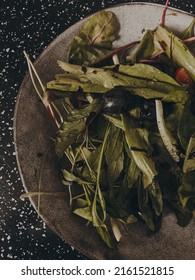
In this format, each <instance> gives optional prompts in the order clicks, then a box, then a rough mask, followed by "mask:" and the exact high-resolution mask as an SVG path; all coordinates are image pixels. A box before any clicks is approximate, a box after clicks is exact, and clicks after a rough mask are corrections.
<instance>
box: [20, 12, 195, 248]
mask: <svg viewBox="0 0 195 280" xmlns="http://www.w3.org/2000/svg"><path fill="white" fill-rule="evenodd" d="M194 25H195V19H194V20H193V21H192V23H191V24H190V26H189V27H188V28H186V29H185V30H184V31H183V32H182V33H180V34H179V35H178V36H176V35H175V34H174V33H173V32H172V31H171V30H167V28H166V27H165V24H164V18H163V20H162V23H161V24H160V25H159V26H157V27H156V28H155V30H146V31H145V32H144V33H143V35H142V38H141V40H140V41H136V42H130V43H129V44H128V45H125V46H121V47H120V48H116V49H114V48H113V42H114V41H115V40H117V39H118V38H119V32H120V26H119V22H118V19H117V17H116V16H115V14H114V13H112V12H110V11H101V12H99V13H97V14H95V15H94V16H92V17H90V18H89V19H88V20H87V21H85V23H84V24H83V26H82V28H81V30H80V32H79V33H78V34H77V35H76V36H75V37H74V39H73V41H72V42H71V44H70V46H69V56H68V62H65V61H58V64H59V73H56V76H55V79H54V80H52V81H49V82H48V83H47V84H46V85H43V84H42V83H41V80H40V78H39V77H38V74H37V72H36V70H35V69H34V66H33V65H32V62H31V61H30V59H29V57H28V55H27V54H26V53H25V56H26V58H27V62H28V66H29V72H30V75H31V78H32V81H33V84H34V86H35V89H36V91H37V93H38V95H39V97H40V98H41V100H42V101H43V104H44V105H45V107H46V109H47V111H48V113H49V115H50V117H51V118H52V120H53V121H54V123H55V125H56V128H57V132H56V138H55V151H56V154H57V156H58V158H59V165H60V174H61V180H62V183H63V184H64V185H65V186H66V187H67V188H68V189H69V192H70V198H71V207H72V212H73V213H74V214H76V215H78V216H80V217H81V218H82V219H85V220H86V222H87V224H88V223H91V224H92V225H93V226H94V228H95V229H96V230H97V232H98V233H99V235H100V236H101V238H102V240H103V241H104V242H105V243H106V244H107V245H108V246H109V247H111V248H114V247H115V246H116V243H117V242H118V241H119V240H120V239H121V238H122V230H121V229H122V228H123V227H126V225H127V224H129V223H134V222H136V221H137V222H142V223H143V226H147V227H148V228H149V229H150V230H151V231H153V232H156V231H158V230H160V228H161V224H162V220H163V219H162V218H163V207H164V206H165V205H166V207H167V206H168V207H170V208H171V209H172V211H173V212H174V213H175V215H176V218H177V223H178V224H179V225H180V226H182V227H185V226H187V225H188V224H189V223H190V221H191V219H192V217H193V213H194V209H195V86H194V81H195V57H194V55H193V51H192V50H193V43H194V37H193V36H194ZM60 68H61V69H62V70H63V71H60ZM35 79H36V80H37V81H38V82H39V84H40V85H41V87H42V90H43V93H40V91H39V90H38V87H37V86H36V82H35ZM64 163H65V164H64Z"/></svg>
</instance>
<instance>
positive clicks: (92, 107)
mask: <svg viewBox="0 0 195 280" xmlns="http://www.w3.org/2000/svg"><path fill="white" fill-rule="evenodd" d="M100 106H101V104H100V103H99V102H98V101H97V100H94V102H93V103H91V104H89V105H88V106H86V107H85V108H83V109H80V110H76V109H75V110H73V111H72V112H71V113H70V114H69V115H67V118H66V120H65V121H64V122H63V123H62V125H61V127H60V128H59V130H58V132H57V136H56V141H55V148H56V154H57V155H58V156H59V157H62V155H63V153H64V152H65V151H66V149H67V148H68V147H69V146H70V145H71V144H73V143H75V142H76V140H77V137H78V136H79V134H81V133H82V132H83V131H84V130H85V128H86V119H85V118H86V117H87V116H89V114H90V113H91V112H97V111H99V109H100Z"/></svg>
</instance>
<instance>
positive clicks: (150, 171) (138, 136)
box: [122, 115, 158, 187]
mask: <svg viewBox="0 0 195 280" xmlns="http://www.w3.org/2000/svg"><path fill="white" fill-rule="evenodd" d="M122 120H123V125H124V131H125V138H126V142H127V144H128V147H129V150H130V153H131V154H132V157H133V159H134V161H135V163H136V165H137V166H138V167H139V169H140V170H141V171H142V172H143V174H144V176H145V177H146V180H147V184H146V185H145V187H147V186H149V185H150V184H152V183H153V180H154V178H155V176H156V175H157V174H158V172H157V170H156V167H155V164H154V162H153V160H152V158H151V157H150V150H149V147H148V145H147V143H146V140H145V135H144V130H138V129H137V128H135V127H134V123H133V121H132V120H131V119H130V118H128V117H127V116H124V115H123V116H122Z"/></svg>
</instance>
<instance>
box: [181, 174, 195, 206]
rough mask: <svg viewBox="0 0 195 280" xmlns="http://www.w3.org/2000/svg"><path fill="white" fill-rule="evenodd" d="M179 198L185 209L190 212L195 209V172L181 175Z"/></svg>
mask: <svg viewBox="0 0 195 280" xmlns="http://www.w3.org/2000/svg"><path fill="white" fill-rule="evenodd" d="M179 196H180V200H181V203H182V205H183V207H184V208H185V209H187V210H188V211H190V212H192V211H193V210H194V209H195V171H194V169H193V171H189V172H187V173H185V174H184V175H183V178H182V183H181V185H180V187H179Z"/></svg>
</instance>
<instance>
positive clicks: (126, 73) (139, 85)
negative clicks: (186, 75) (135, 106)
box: [58, 61, 183, 98]
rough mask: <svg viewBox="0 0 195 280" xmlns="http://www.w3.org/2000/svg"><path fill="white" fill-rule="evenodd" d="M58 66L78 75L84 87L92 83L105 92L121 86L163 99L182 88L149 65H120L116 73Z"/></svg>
mask: <svg viewBox="0 0 195 280" xmlns="http://www.w3.org/2000/svg"><path fill="white" fill-rule="evenodd" d="M58 64H59V66H60V67H61V68H62V69H63V70H64V71H67V72H69V73H71V74H73V75H78V77H79V79H80V80H81V79H82V80H83V81H85V85H86V84H87V83H92V84H94V85H98V86H101V87H103V88H106V89H107V91H108V90H109V89H112V88H114V87H119V86H123V87H126V88H128V89H133V91H134V92H136V93H137V92H138V93H139V91H141V90H145V91H146V92H147V90H151V91H154V92H155V93H156V92H157V93H158V94H160V96H161V97H163V96H164V95H165V94H166V93H170V92H172V91H176V90H178V89H181V90H182V89H183V87H182V86H181V85H179V84H178V83H177V82H176V81H175V80H173V79H172V78H171V77H170V76H168V75H166V74H164V73H162V72H161V71H159V70H157V69H156V68H155V67H152V66H150V65H145V64H137V65H133V66H130V65H120V66H118V67H117V69H118V70H117V71H116V70H115V68H112V67H109V68H93V67H82V66H79V65H73V64H68V63H66V62H62V61H59V62H58ZM81 86H82V85H81ZM83 86H84V85H83ZM82 89H83V90H84V91H85V89H84V87H82ZM143 94H144V93H143ZM150 98H152V97H150Z"/></svg>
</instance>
